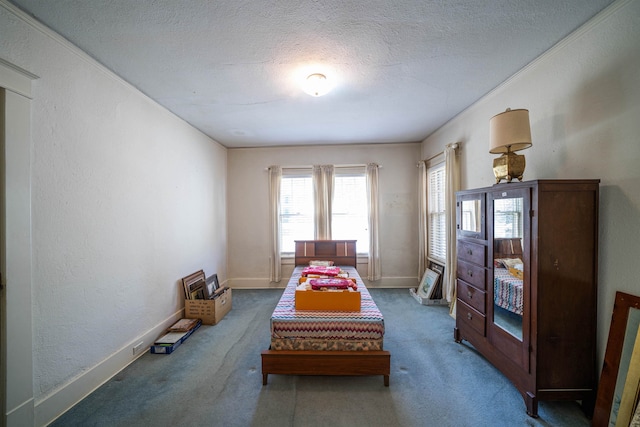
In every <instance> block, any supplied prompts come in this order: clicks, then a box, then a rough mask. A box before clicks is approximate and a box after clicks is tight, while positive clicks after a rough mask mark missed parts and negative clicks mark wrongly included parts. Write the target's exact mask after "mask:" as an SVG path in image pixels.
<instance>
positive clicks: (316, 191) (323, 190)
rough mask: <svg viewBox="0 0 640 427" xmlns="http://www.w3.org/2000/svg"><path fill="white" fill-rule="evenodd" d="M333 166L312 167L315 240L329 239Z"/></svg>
mask: <svg viewBox="0 0 640 427" xmlns="http://www.w3.org/2000/svg"><path fill="white" fill-rule="evenodd" d="M333 183H334V171H333V165H314V166H313V198H314V202H315V229H316V239H318V240H325V239H331V203H332V201H333Z"/></svg>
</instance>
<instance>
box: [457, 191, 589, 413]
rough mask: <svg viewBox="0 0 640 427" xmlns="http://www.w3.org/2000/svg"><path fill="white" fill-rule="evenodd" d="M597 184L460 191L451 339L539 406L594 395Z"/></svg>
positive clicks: (531, 408)
mask: <svg viewBox="0 0 640 427" xmlns="http://www.w3.org/2000/svg"><path fill="white" fill-rule="evenodd" d="M599 182H600V181H599V180H538V181H528V182H513V183H508V184H507V183H504V184H496V185H494V186H492V187H487V188H480V189H477V190H466V191H460V192H458V193H457V213H456V217H457V228H458V230H457V236H458V238H457V253H458V258H457V284H456V286H457V288H456V291H457V301H456V327H455V330H454V338H455V340H456V341H457V342H461V341H462V340H466V341H468V342H469V343H470V344H472V345H473V346H474V347H475V348H476V349H477V350H478V351H479V352H480V353H481V354H482V355H483V356H484V357H486V358H487V359H488V360H489V361H490V362H491V363H493V364H494V365H495V366H496V367H497V368H498V369H499V370H500V371H502V372H503V374H504V375H505V376H506V377H507V378H509V379H510V380H511V381H512V383H513V384H514V385H515V387H516V388H517V389H518V390H519V391H520V393H521V394H522V396H523V398H524V401H525V405H526V411H527V413H528V414H529V415H531V416H533V417H536V416H537V413H538V401H539V400H581V401H582V405H583V409H584V410H585V412H586V413H587V414H590V413H591V412H592V410H593V403H594V399H595V391H596V379H597V378H596V373H597V366H596V324H597V315H596V309H597V277H598V271H597V266H598V198H599Z"/></svg>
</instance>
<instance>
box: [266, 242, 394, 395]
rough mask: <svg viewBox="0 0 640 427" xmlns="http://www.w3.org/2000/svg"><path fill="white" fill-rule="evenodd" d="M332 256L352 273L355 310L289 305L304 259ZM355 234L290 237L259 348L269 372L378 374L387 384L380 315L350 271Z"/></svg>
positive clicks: (387, 365)
mask: <svg viewBox="0 0 640 427" xmlns="http://www.w3.org/2000/svg"><path fill="white" fill-rule="evenodd" d="M313 260H323V261H332V262H333V263H334V264H335V265H337V266H340V267H341V268H342V269H343V270H345V271H347V272H348V273H349V277H353V278H355V279H356V283H357V287H358V291H359V292H360V294H361V307H360V311H357V312H347V311H310V310H309V311H308V310H296V309H295V289H296V287H297V285H298V279H299V277H300V275H301V271H302V268H303V267H305V266H308V264H309V262H310V261H313ZM356 260H357V258H356V251H355V240H304V241H296V252H295V265H296V268H295V270H294V272H293V274H292V276H291V278H290V280H289V282H288V284H287V287H286V288H285V290H284V292H283V294H282V296H281V298H280V301H279V302H278V304H277V306H276V308H275V309H274V312H273V314H272V316H271V324H270V330H271V343H270V348H269V349H268V350H264V351H263V352H262V355H261V356H262V383H263V385H266V384H267V379H268V375H269V374H284V375H382V376H383V380H384V385H385V386H389V374H390V370H391V369H390V361H391V355H390V353H389V352H388V351H385V350H383V335H384V318H383V316H382V313H380V311H379V310H378V307H377V306H376V304H375V302H374V301H373V299H372V298H371V295H370V294H369V292H368V290H367V288H366V286H365V285H364V283H363V282H362V279H361V278H360V276H359V275H358V272H357V271H356Z"/></svg>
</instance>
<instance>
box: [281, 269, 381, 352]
mask: <svg viewBox="0 0 640 427" xmlns="http://www.w3.org/2000/svg"><path fill="white" fill-rule="evenodd" d="M302 268H303V267H301V266H298V267H296V268H295V270H294V272H293V274H292V276H291V279H290V280H289V283H288V284H287V287H286V289H285V290H284V292H283V294H282V296H281V297H280V301H279V302H278V305H277V306H276V308H275V310H274V311H273V314H272V315H271V341H272V347H273V346H274V345H275V346H276V347H279V346H280V348H282V347H281V346H282V343H283V342H287V343H291V344H290V346H292V347H295V348H294V349H305V348H308V347H305V346H306V344H302V342H303V341H305V340H307V341H308V342H309V343H315V344H309V345H313V348H314V349H319V350H323V349H331V350H333V349H336V345H337V346H338V347H340V348H338V349H345V350H349V349H354V350H358V349H363V350H368V349H372V348H371V347H372V343H376V342H377V343H378V344H376V345H374V346H373V347H374V348H375V347H379V348H378V349H380V350H381V349H382V337H383V335H384V318H383V317H382V313H381V312H380V310H379V309H378V307H377V306H376V304H375V302H374V301H373V299H372V298H371V295H370V294H369V291H368V290H367V288H366V287H365V286H364V283H363V282H362V280H361V279H360V276H358V272H357V271H356V269H355V268H354V267H342V269H343V270H345V271H347V272H348V273H349V277H355V278H356V281H357V285H358V290H359V291H360V296H361V298H360V299H361V310H360V311H359V312H358V311H356V312H348V311H306V310H296V309H295V290H296V287H297V285H298V279H299V278H300V275H301V272H302ZM332 342H333V343H332ZM277 343H279V344H277ZM318 343H325V344H324V345H319V344H318ZM336 343H339V344H336ZM276 349H277V348H276Z"/></svg>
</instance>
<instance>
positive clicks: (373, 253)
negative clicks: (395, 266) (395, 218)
mask: <svg viewBox="0 0 640 427" xmlns="http://www.w3.org/2000/svg"><path fill="white" fill-rule="evenodd" d="M366 175H367V178H366V179H367V204H368V208H369V209H368V210H369V266H368V269H367V279H368V280H380V277H381V272H380V247H379V243H378V222H379V213H378V165H377V164H375V163H369V164H368V165H367V173H366Z"/></svg>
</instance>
